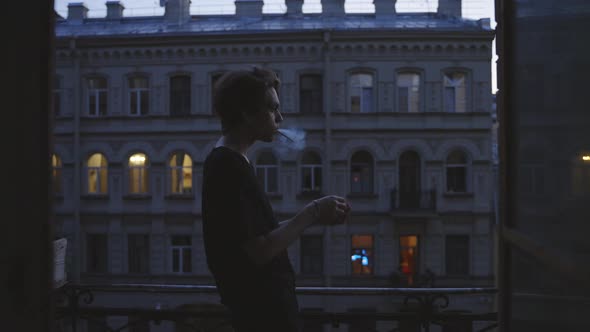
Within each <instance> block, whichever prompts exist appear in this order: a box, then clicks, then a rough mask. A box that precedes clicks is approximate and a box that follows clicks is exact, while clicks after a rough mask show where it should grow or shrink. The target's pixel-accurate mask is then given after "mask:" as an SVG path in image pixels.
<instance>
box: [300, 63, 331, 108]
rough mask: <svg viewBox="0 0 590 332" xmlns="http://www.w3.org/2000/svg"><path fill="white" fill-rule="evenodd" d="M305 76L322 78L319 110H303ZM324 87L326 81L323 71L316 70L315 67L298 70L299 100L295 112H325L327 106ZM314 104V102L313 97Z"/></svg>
mask: <svg viewBox="0 0 590 332" xmlns="http://www.w3.org/2000/svg"><path fill="white" fill-rule="evenodd" d="M304 76H319V78H320V83H321V84H320V86H321V90H320V93H319V97H320V98H319V100H320V103H319V112H311V111H310V112H303V111H302V108H301V107H302V105H301V93H302V91H303V90H302V85H303V84H302V81H303V80H302V79H303V77H304ZM324 87H325V82H324V75H323V73H322V71H320V70H315V69H306V70H301V71H298V72H297V101H296V106H295V107H296V108H295V112H296V113H299V114H324V113H325V110H324V106H325V102H324V99H325V96H324V90H325V89H324ZM312 104H313V98H312Z"/></svg>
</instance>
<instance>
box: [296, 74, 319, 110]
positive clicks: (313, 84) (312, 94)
mask: <svg viewBox="0 0 590 332" xmlns="http://www.w3.org/2000/svg"><path fill="white" fill-rule="evenodd" d="M322 91H323V86H322V76H321V75H302V76H301V79H300V81H299V111H300V112H301V113H322V104H323V98H322V95H323V92H322Z"/></svg>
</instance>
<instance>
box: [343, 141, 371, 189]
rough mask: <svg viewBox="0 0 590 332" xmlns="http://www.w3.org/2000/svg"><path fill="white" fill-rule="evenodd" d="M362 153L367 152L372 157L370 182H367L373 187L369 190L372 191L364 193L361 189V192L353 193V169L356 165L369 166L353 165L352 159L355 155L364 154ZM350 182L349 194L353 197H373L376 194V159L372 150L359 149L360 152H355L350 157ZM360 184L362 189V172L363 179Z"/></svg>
mask: <svg viewBox="0 0 590 332" xmlns="http://www.w3.org/2000/svg"><path fill="white" fill-rule="evenodd" d="M362 152H366V153H367V154H368V155H369V156H370V157H371V163H370V164H369V166H370V167H369V170H370V172H369V174H370V177H371V178H370V180H369V181H368V182H367V183H368V184H369V185H370V186H371V187H370V188H369V189H370V190H368V191H363V190H362V189H361V191H353V187H352V185H353V180H352V176H353V175H352V174H353V172H352V167H353V166H355V165H367V164H360V163H353V161H352V159H353V157H354V155H355V154H357V153H362ZM348 174H349V176H348V181H349V186H348V190H349V193H350V194H352V195H359V194H360V195H371V194H374V193H375V157H374V156H373V154H372V153H371V152H370V150H368V149H359V150H355V151H353V153H352V154H351V155H350V158H349V159H348ZM360 183H361V188H362V184H363V183H364V182H363V177H362V171H361V178H360Z"/></svg>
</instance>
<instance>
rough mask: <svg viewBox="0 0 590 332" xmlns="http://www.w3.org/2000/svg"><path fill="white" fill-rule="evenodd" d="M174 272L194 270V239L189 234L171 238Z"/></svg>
mask: <svg viewBox="0 0 590 332" xmlns="http://www.w3.org/2000/svg"><path fill="white" fill-rule="evenodd" d="M171 244H172V245H171V255H172V272H175V273H188V272H192V239H191V237H190V236H188V235H175V236H172V239H171Z"/></svg>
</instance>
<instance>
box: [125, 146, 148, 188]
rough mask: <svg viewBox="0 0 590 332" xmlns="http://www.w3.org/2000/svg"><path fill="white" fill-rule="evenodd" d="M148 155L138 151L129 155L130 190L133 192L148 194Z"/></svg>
mask: <svg viewBox="0 0 590 332" xmlns="http://www.w3.org/2000/svg"><path fill="white" fill-rule="evenodd" d="M148 165H149V162H148V160H147V157H146V156H145V154H143V153H136V154H134V155H132V156H131V157H129V192H130V193H131V194H146V193H147V192H148Z"/></svg>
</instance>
